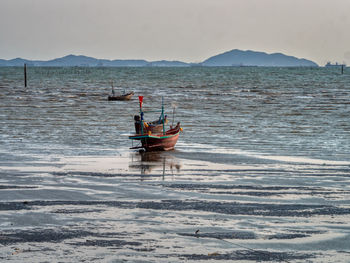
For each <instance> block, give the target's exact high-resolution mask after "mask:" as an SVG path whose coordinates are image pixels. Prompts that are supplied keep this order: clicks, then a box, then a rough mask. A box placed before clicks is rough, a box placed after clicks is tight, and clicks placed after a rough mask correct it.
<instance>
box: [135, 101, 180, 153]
mask: <svg viewBox="0 0 350 263" xmlns="http://www.w3.org/2000/svg"><path fill="white" fill-rule="evenodd" d="M142 100H143V96H139V102H140V115H141V117H140V116H138V115H137V116H135V117H134V121H135V131H136V134H135V135H131V136H129V139H131V140H138V141H141V145H142V146H137V147H132V148H131V149H140V148H143V149H145V151H169V150H173V149H174V148H175V145H176V143H177V140H178V138H179V134H180V131H182V128H181V126H180V122H178V123H177V125H176V126H175V127H171V126H170V129H169V130H167V131H165V123H166V117H165V116H164V106H163V102H162V111H161V117H160V118H159V121H156V122H150V123H147V122H145V121H144V120H143V115H144V113H143V111H142ZM145 124H146V125H145ZM159 130H160V131H159Z"/></svg>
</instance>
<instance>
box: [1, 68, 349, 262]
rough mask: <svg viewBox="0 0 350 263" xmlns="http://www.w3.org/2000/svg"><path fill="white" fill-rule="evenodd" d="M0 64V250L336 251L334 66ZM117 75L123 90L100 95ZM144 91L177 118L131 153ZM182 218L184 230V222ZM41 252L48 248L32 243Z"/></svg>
mask: <svg viewBox="0 0 350 263" xmlns="http://www.w3.org/2000/svg"><path fill="white" fill-rule="evenodd" d="M28 76H29V80H28V83H29V86H28V87H27V88H23V69H21V68H0V124H1V125H0V131H1V132H0V200H1V201H0V259H2V260H7V261H12V262H23V261H26V260H27V261H28V260H30V259H33V258H34V259H35V261H36V262H45V261H50V262H58V261H64V262H83V261H90V262H125V261H127V262H181V261H186V262H192V261H193V262H207V261H211V262H214V261H217V262H223V261H233V260H236V261H242V260H245V262H256V261H262V262H263V261H265V262H348V261H349V260H350V245H349V244H350V242H349V241H350V225H349V221H348V217H349V214H350V187H349V185H350V184H349V178H350V158H349V156H350V155H349V154H350V123H349V117H348V116H349V111H350V77H349V76H350V74H349V72H347V70H346V71H345V74H344V75H340V72H338V71H337V70H336V69H326V68H254V67H252V68H249V67H247V68H246V67H242V68H29V69H28ZM111 81H113V83H114V86H115V90H116V93H123V92H124V90H125V91H131V90H133V91H134V92H135V96H134V98H133V99H132V100H131V101H129V102H123V101H112V102H109V101H107V96H108V94H109V93H110V92H111V84H110V83H111ZM138 95H143V96H144V108H145V109H146V110H147V109H148V110H158V112H150V113H147V114H146V118H147V119H148V120H154V119H156V118H158V116H159V111H160V107H161V100H162V99H161V98H162V97H163V98H164V101H165V108H166V113H167V114H168V117H169V119H170V123H171V122H172V119H173V117H172V116H173V108H172V105H176V108H175V122H177V121H180V122H181V124H182V127H183V129H184V132H183V133H182V134H181V135H180V139H179V142H178V144H177V145H176V149H175V151H171V152H163V153H150V154H147V153H146V154H140V153H138V152H135V151H132V150H130V149H129V147H130V146H131V142H130V141H129V140H128V139H127V136H126V135H127V134H129V133H130V132H132V131H133V116H134V115H135V114H137V112H138V110H139V108H138V107H139V105H138V101H137V96H138ZM197 230H198V231H197ZM47 251H48V252H47Z"/></svg>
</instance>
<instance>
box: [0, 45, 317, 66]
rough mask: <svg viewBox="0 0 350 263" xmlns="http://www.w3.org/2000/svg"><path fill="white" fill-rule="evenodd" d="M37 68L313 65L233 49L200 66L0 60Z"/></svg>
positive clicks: (278, 55) (70, 58)
mask: <svg viewBox="0 0 350 263" xmlns="http://www.w3.org/2000/svg"><path fill="white" fill-rule="evenodd" d="M24 63H26V64H27V65H28V66H39V67H74V66H84V67H189V66H191V67H193V66H208V67H222V66H225V67H227V66H229V67H232V66H259V67H317V66H318V65H317V64H316V63H315V62H312V61H310V60H307V59H300V58H296V57H292V56H286V55H284V54H281V53H274V54H267V53H264V52H256V51H250V50H248V51H242V50H238V49H234V50H231V51H228V52H225V53H223V54H219V55H216V56H213V57H210V58H208V59H207V60H205V61H203V62H202V63H185V62H181V61H167V60H161V61H153V62H148V61H146V60H137V59H135V60H118V59H117V60H108V59H96V58H93V57H87V56H76V55H68V56H65V57H62V58H56V59H52V60H48V61H40V60H26V59H21V58H15V59H11V60H4V59H0V67H1V66H2V67H13V66H23V64H24Z"/></svg>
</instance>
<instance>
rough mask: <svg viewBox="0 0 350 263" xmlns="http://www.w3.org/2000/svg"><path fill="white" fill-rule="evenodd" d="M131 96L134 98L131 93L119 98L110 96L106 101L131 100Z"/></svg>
mask: <svg viewBox="0 0 350 263" xmlns="http://www.w3.org/2000/svg"><path fill="white" fill-rule="evenodd" d="M132 96H134V92H133V91H131V92H129V93H126V94H123V95H119V96H116V95H114V94H112V95H109V96H108V100H131V98H132Z"/></svg>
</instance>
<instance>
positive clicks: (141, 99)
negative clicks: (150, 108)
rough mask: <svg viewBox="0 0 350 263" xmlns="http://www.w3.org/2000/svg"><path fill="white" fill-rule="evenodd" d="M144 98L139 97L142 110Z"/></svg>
mask: <svg viewBox="0 0 350 263" xmlns="http://www.w3.org/2000/svg"><path fill="white" fill-rule="evenodd" d="M142 101H143V96H139V102H140V108H142Z"/></svg>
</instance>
